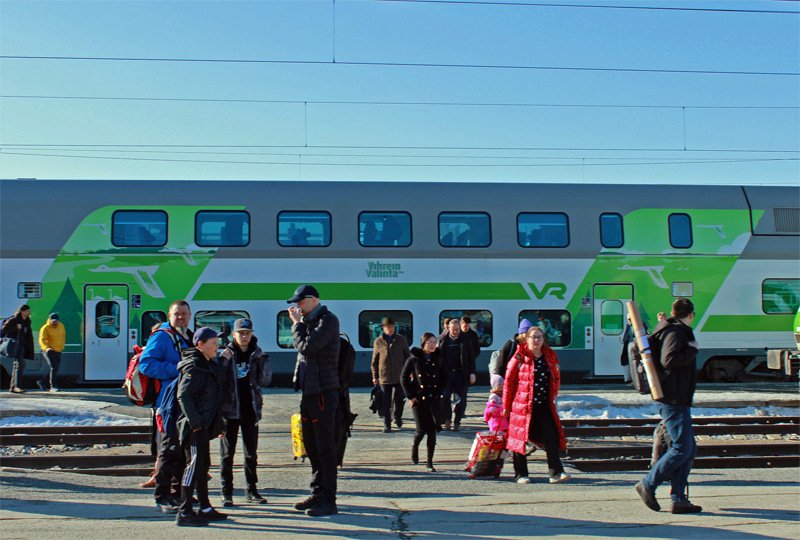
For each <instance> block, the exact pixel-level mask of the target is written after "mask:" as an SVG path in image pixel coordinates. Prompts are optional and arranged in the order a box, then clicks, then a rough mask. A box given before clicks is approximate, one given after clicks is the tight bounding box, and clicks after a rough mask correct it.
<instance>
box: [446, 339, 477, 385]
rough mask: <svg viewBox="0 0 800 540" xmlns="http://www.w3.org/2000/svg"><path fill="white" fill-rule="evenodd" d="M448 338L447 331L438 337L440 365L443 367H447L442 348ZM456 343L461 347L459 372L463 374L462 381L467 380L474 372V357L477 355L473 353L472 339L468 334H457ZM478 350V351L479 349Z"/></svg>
mask: <svg viewBox="0 0 800 540" xmlns="http://www.w3.org/2000/svg"><path fill="white" fill-rule="evenodd" d="M448 339H450V334H449V332H445V333H444V334H442V335H441V336H440V339H439V350H440V351H441V352H442V356H441V360H442V365H444V366H445V369H446V368H447V366H446V363H447V361H446V359H445V352H444V350H445V347H446V343H447V340H448ZM458 343H459V347H460V348H461V358H460V360H461V373H462V375H463V376H464V381H469V376H470V374H472V373H476V372H475V359H476V358H477V355H476V354H475V349H474V347H473V343H472V340H471V339H470V338H469V336H467V335H464V333H463V332H462V333H461V334H459V335H458ZM478 350H479V351H480V349H478Z"/></svg>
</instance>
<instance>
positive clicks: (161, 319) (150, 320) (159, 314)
mask: <svg viewBox="0 0 800 540" xmlns="http://www.w3.org/2000/svg"><path fill="white" fill-rule="evenodd" d="M165 322H167V314H166V313H164V312H163V311H145V312H144V313H142V333H141V334H140V335H141V337H142V344H143V345H144V344H146V343H147V340H148V339H149V338H150V334H152V333H153V330H154V329H155V327H158V326H161V325H162V324H164V323H165Z"/></svg>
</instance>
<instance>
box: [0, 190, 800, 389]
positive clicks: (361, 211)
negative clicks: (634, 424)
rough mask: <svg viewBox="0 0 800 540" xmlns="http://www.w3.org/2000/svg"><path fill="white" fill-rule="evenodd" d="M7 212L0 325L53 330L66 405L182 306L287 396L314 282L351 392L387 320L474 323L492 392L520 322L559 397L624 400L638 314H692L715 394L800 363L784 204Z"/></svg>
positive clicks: (1, 236) (476, 195)
mask: <svg viewBox="0 0 800 540" xmlns="http://www.w3.org/2000/svg"><path fill="white" fill-rule="evenodd" d="M0 200H1V202H0V210H1V212H0V274H1V275H2V279H1V281H2V284H1V286H0V312H2V314H3V316H8V315H10V314H11V313H12V312H13V311H14V309H15V308H16V307H17V306H18V305H20V304H22V303H27V304H29V305H30V306H31V307H32V319H33V325H34V330H35V331H37V332H38V329H39V328H40V327H41V325H42V324H44V322H45V319H46V317H47V315H48V314H49V313H50V312H53V311H55V312H58V313H59V314H60V316H61V320H62V322H63V323H64V324H65V325H66V328H67V348H66V351H65V354H64V359H63V362H62V368H61V374H62V375H63V376H64V377H66V378H69V379H72V380H74V382H75V383H76V384H92V383H113V382H118V381H121V379H122V378H123V377H124V374H125V369H126V365H127V361H128V358H129V357H130V355H131V351H132V349H133V346H134V345H135V344H142V343H144V342H145V340H146V339H147V336H148V335H149V333H150V328H151V327H152V326H153V325H154V324H155V323H157V322H160V321H163V320H164V319H165V316H166V315H165V312H166V311H167V308H168V306H169V304H170V302H172V301H173V300H175V299H186V300H188V301H189V303H190V304H191V307H192V313H193V318H194V326H195V327H199V326H205V325H210V326H215V327H217V328H218V329H220V330H221V331H223V332H228V331H229V329H230V325H231V324H232V321H233V320H234V319H236V318H238V317H240V316H247V317H250V318H251V319H252V320H253V322H254V326H255V329H256V334H257V336H258V338H259V343H260V345H261V346H262V348H263V349H264V350H266V351H267V352H268V353H269V354H270V356H271V358H272V363H273V367H274V369H275V371H276V373H277V374H278V377H277V380H278V382H279V383H283V384H285V383H287V382H288V378H289V376H290V373H291V369H292V366H293V365H294V357H295V355H294V352H293V350H292V349H291V343H290V341H291V340H290V336H289V326H290V325H289V319H288V316H287V314H286V308H287V304H286V299H287V298H289V297H290V296H291V293H292V291H293V290H294V289H295V287H296V286H297V285H298V284H300V283H306V282H307V283H313V284H314V285H315V286H317V288H318V289H319V291H320V294H321V296H322V300H323V303H325V304H327V305H328V306H329V307H330V308H331V309H332V311H333V312H334V313H335V314H337V315H338V317H339V319H340V321H341V327H342V331H343V332H345V333H347V334H348V335H349V336H350V337H351V339H352V341H353V344H354V346H355V348H356V351H357V353H358V358H357V364H356V373H357V376H358V377H359V379H358V380H359V381H360V382H366V381H367V379H368V376H367V373H368V371H369V361H370V356H371V349H372V347H371V345H372V340H373V339H374V337H375V336H376V335H377V332H379V321H380V318H381V317H382V316H384V315H386V314H389V315H392V316H393V317H394V318H395V319H396V320H397V321H398V326H399V329H400V332H402V333H404V334H406V335H408V336H409V337H410V338H411V340H412V341H414V342H417V341H418V339H419V336H420V335H421V334H422V333H423V332H425V331H433V332H436V331H438V330H440V329H441V328H442V321H443V319H445V318H449V317H454V316H460V315H462V314H467V315H470V316H471V317H472V319H473V326H474V327H475V330H476V331H477V332H478V334H479V336H480V338H481V344H482V350H483V352H482V355H481V358H480V359H479V376H480V377H482V379H481V380H483V381H486V380H488V375H487V368H486V366H487V364H488V359H489V356H490V354H491V352H492V350H494V349H496V348H498V347H500V346H501V345H502V343H503V342H504V341H505V340H506V339H508V338H509V337H511V336H512V335H513V334H514V333H515V330H516V328H517V325H518V322H519V320H520V319H521V318H528V319H530V320H532V321H533V322H535V323H537V324H540V325H541V326H542V327H543V328H544V329H545V331H546V334H547V336H548V339H549V341H550V342H551V344H552V345H553V346H554V347H555V348H556V350H557V352H558V355H559V358H560V361H561V368H562V372H563V377H564V379H565V381H567V382H578V381H582V380H586V379H593V378H596V379H610V380H613V379H615V378H617V379H621V377H622V368H621V366H620V361H619V356H620V350H621V334H622V332H623V328H624V325H625V315H624V305H623V303H624V301H625V300H627V299H631V298H632V299H634V300H635V301H636V302H637V303H638V305H639V306H640V310H641V312H642V316H643V318H644V320H645V322H646V323H648V324H649V326H650V327H651V328H652V327H653V326H654V325H655V323H656V314H657V313H658V312H659V311H667V312H668V311H669V308H670V304H671V303H672V301H673V299H674V298H675V297H677V296H686V297H689V298H691V300H692V301H693V302H694V304H695V306H696V309H697V313H698V316H697V318H696V319H695V321H696V324H695V326H696V332H697V338H698V341H699V343H700V345H701V353H700V367H701V369H703V370H704V373H705V374H706V375H707V376H709V377H710V378H712V379H725V378H728V377H730V376H732V375H733V374H735V373H736V372H738V371H740V370H742V369H743V368H745V366H748V365H750V367H752V366H753V365H755V364H758V363H759V362H760V361H761V360H766V353H765V349H789V348H794V338H793V334H792V330H793V318H794V315H795V312H796V311H797V309H798V305H800V262H799V261H800V188H795V187H766V186H758V187H751V186H649V185H574V184H573V185H566V184H453V183H421V182H420V183H413V182H408V183H390V182H380V183H379V182H273V181H263V182H242V181H98V180H60V181H57V180H47V181H43V180H30V179H19V180H0ZM36 356H37V359H36V360H34V361H33V362H29V363H28V366H27V368H26V375H28V376H33V375H35V374H36V373H41V372H43V371H44V369H45V366H44V365H43V361H42V360H41V359H40V358H39V357H40V355H38V354H37V355H36ZM0 361H1V362H2V369H3V375H4V376H7V374H8V373H10V359H8V358H5V357H2V358H0Z"/></svg>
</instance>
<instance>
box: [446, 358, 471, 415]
mask: <svg viewBox="0 0 800 540" xmlns="http://www.w3.org/2000/svg"><path fill="white" fill-rule="evenodd" d="M453 394H455V395H456V396H458V398H459V399H460V400H461V401H459V402H458V405H456V406H455V409H454V410H451V407H452V405H451V396H452V395H453ZM442 407H443V412H444V419H445V420H446V421H447V422H449V421H450V417H451V416H452V414H453V413H455V423H456V424H458V423H460V422H461V419H462V418H464V413H465V412H466V410H467V382H466V381H465V380H464V374H463V373H462V372H460V371H449V372H447V381H446V385H445V388H444V400H443V404H442Z"/></svg>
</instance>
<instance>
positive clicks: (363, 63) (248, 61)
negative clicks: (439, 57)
mask: <svg viewBox="0 0 800 540" xmlns="http://www.w3.org/2000/svg"><path fill="white" fill-rule="evenodd" d="M0 60H48V61H86V62H178V63H221V64H274V65H310V66H312V65H313V66H324V65H340V66H370V67H413V68H453V69H508V70H541V71H591V72H620V73H665V74H671V73H681V74H687V75H689V74H691V75H751V76H776V77H784V76H789V77H797V76H800V72H794V71H745V70H713V69H659V68H624V67H585V66H537V65H521V64H466V63H464V64H459V63H433V62H369V61H342V60H266V59H246V58H180V57H134V56H29V55H8V54H6V55H0Z"/></svg>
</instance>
